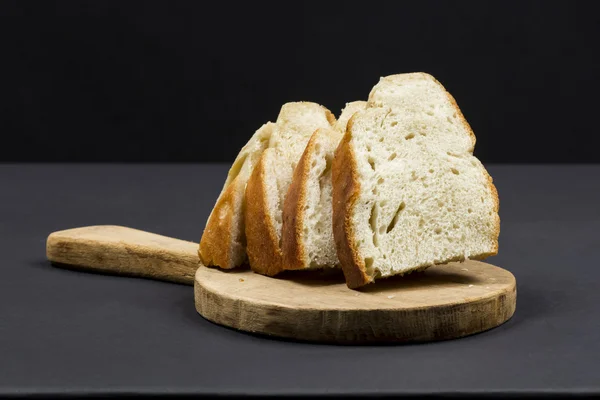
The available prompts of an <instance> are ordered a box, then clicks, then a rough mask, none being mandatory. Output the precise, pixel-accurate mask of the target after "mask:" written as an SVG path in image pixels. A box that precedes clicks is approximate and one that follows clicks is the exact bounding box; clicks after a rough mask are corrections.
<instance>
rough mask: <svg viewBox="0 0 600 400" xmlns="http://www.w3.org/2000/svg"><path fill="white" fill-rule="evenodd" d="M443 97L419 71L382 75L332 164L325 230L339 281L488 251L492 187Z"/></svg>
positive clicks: (494, 200)
mask: <svg viewBox="0 0 600 400" xmlns="http://www.w3.org/2000/svg"><path fill="white" fill-rule="evenodd" d="M474 145H475V135H474V134H473V132H472V130H471V128H470V126H469V124H468V123H467V121H466V120H465V118H464V116H463V115H462V113H461V111H460V109H459V108H458V106H457V105H456V102H455V101H454V99H453V98H452V96H451V95H450V94H449V93H448V92H447V91H446V90H445V89H444V87H443V86H442V85H441V84H440V83H439V82H438V81H437V80H435V78H433V77H432V76H430V75H428V74H424V73H413V74H400V75H393V76H389V77H385V78H382V79H381V80H380V82H379V83H378V84H377V85H376V86H375V87H374V88H373V90H372V91H371V93H370V95H369V101H368V107H367V108H366V109H365V110H363V111H358V112H357V113H356V114H354V116H353V117H352V118H351V120H350V121H349V123H348V127H347V130H346V133H345V135H344V138H343V139H342V141H341V143H340V145H339V147H338V149H337V151H336V154H335V157H334V161H333V165H332V178H333V225H334V227H333V232H334V238H335V244H336V248H337V254H338V257H339V259H340V262H341V265H342V269H343V271H344V275H345V277H346V283H347V285H348V286H349V287H350V288H357V287H360V286H363V285H365V284H368V283H370V282H373V281H374V280H375V279H377V278H379V277H388V276H392V275H397V274H405V273H408V272H411V271H414V270H420V269H425V268H427V267H429V266H431V265H435V264H442V263H447V262H450V261H461V260H464V259H466V258H471V259H483V258H485V257H487V256H490V255H493V254H496V253H497V251H498V235H499V232H500V219H499V216H498V209H499V202H498V195H497V192H496V188H495V187H494V185H493V183H492V178H491V177H490V176H489V174H488V173H487V171H486V170H485V168H484V167H483V165H482V164H481V163H480V162H479V160H478V159H477V158H476V157H474V156H473V154H472V153H473V148H474Z"/></svg>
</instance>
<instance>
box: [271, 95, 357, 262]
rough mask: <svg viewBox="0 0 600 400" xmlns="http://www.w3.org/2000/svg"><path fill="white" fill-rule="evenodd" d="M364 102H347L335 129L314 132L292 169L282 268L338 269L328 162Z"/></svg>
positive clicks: (286, 199) (285, 220)
mask: <svg viewBox="0 0 600 400" xmlns="http://www.w3.org/2000/svg"><path fill="white" fill-rule="evenodd" d="M366 105H367V102H365V101H354V102H351V103H347V104H346V107H345V108H344V109H343V110H342V112H341V114H340V117H339V118H338V120H337V122H336V124H335V128H334V129H330V128H321V129H318V130H317V131H316V132H315V133H314V134H313V135H312V137H311V138H310V141H309V142H308V144H307V145H306V149H305V150H304V153H303V154H302V157H301V158H300V161H299V162H298V165H297V166H296V169H295V170H294V176H293V179H292V183H291V185H290V187H289V189H288V193H287V195H286V197H285V204H284V207H283V228H282V245H281V247H282V251H283V265H282V266H283V268H284V269H289V270H294V269H309V268H324V267H336V266H338V264H339V262H338V257H337V254H336V250H335V244H334V242H333V227H332V223H331V219H332V210H331V190H332V188H331V163H332V161H333V155H334V153H335V149H336V148H337V146H338V144H339V142H340V140H341V138H342V136H343V134H344V132H345V130H346V124H347V123H348V120H349V119H350V117H352V115H353V114H354V113H355V112H356V111H358V110H360V109H364V108H365V107H366Z"/></svg>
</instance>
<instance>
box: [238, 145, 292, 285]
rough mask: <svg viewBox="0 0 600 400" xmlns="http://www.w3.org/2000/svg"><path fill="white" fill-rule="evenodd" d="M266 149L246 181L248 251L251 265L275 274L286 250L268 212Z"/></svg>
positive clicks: (252, 267) (260, 272) (257, 269)
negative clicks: (282, 252) (282, 246)
mask: <svg viewBox="0 0 600 400" xmlns="http://www.w3.org/2000/svg"><path fill="white" fill-rule="evenodd" d="M266 155H267V152H264V153H263V154H262V156H261V157H260V160H259V162H258V164H257V165H256V167H254V171H252V175H250V179H249V180H248V184H247V185H246V212H245V218H246V227H245V229H246V241H247V247H246V251H247V253H248V260H249V263H250V268H251V269H252V270H253V271H254V272H257V273H259V274H263V275H268V276H273V275H276V274H277V273H278V272H281V271H282V268H281V264H282V261H283V260H282V254H281V249H280V248H279V239H278V237H277V234H276V232H275V227H274V226H273V224H272V223H271V221H270V218H269V216H268V204H267V188H266V186H265V168H266V165H265V162H266V161H265V159H266V158H265V156H266Z"/></svg>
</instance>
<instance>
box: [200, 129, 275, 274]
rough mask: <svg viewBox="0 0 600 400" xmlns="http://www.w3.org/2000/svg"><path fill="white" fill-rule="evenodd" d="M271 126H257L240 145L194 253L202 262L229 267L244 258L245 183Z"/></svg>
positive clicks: (267, 141) (242, 262) (262, 148)
mask: <svg viewBox="0 0 600 400" xmlns="http://www.w3.org/2000/svg"><path fill="white" fill-rule="evenodd" d="M273 127H274V124H273V123H272V122H268V123H266V124H264V125H263V126H261V127H260V129H258V130H257V131H256V133H254V135H253V136H252V137H251V138H250V140H249V141H248V143H246V145H245V146H244V147H242V149H241V150H240V152H239V154H238V156H237V157H236V159H235V161H234V163H233V165H232V166H231V168H230V169H229V172H228V174H227V178H226V180H225V184H224V185H223V188H222V189H221V193H220V194H219V197H218V198H217V201H216V204H215V206H214V208H213V209H212V211H211V213H210V215H209V217H208V219H207V223H206V226H205V228H204V232H203V234H202V238H201V239H200V247H199V249H198V255H199V257H200V260H201V261H202V263H203V264H204V265H207V266H217V267H220V268H224V269H230V268H234V267H237V266H240V265H242V264H244V263H245V262H246V261H247V257H246V232H245V229H244V227H245V223H244V219H245V218H244V217H245V216H244V209H245V207H246V184H247V182H248V179H249V178H250V174H251V173H252V170H253V169H254V167H255V165H256V164H257V163H258V160H259V159H260V156H261V155H262V153H263V151H264V150H265V149H266V148H267V146H268V144H269V139H270V138H271V133H272V131H273Z"/></svg>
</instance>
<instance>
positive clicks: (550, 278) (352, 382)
mask: <svg viewBox="0 0 600 400" xmlns="http://www.w3.org/2000/svg"><path fill="white" fill-rule="evenodd" d="M226 171H227V166H225V165H204V166H203V165H170V166H169V165H165V166H157V165H129V166H119V165H104V166H101V165H88V166H85V165H71V166H67V165H0V188H1V192H0V199H1V205H2V207H1V208H0V239H1V240H0V250H1V254H2V261H1V262H0V272H1V273H2V274H1V275H0V276H1V278H0V395H6V394H13V395H14V394H30V393H45V394H58V393H75V394H85V393H121V394H127V393H142V394H153V393H171V394H193V393H199V394H200V393H235V394H257V393H269V394H307V393H321V394H336V393H371V394H377V393H379V394H389V393H413V394H415V393H457V392H458V393H483V392H486V393H521V394H523V393H529V394H540V393H550V392H552V393H600V361H599V360H600V290H599V287H598V283H599V282H600V268H599V266H598V261H597V260H598V256H597V252H598V248H599V247H600V233H599V232H600V211H599V206H600V166H489V171H490V173H491V174H492V176H493V177H494V179H495V182H496V185H497V187H498V191H499V193H500V216H501V220H502V225H501V235H500V253H499V255H498V256H496V257H493V258H490V259H489V262H491V263H493V264H495V265H499V266H502V267H504V268H506V269H508V270H510V271H511V272H512V273H513V274H514V275H515V276H516V278H517V285H518V297H517V311H516V313H515V315H514V317H513V318H512V319H511V320H510V321H509V322H507V323H506V324H504V325H502V326H500V327H499V328H496V329H493V330H491V331H488V332H485V333H482V334H478V335H474V336H471V337H467V338H463V339H459V340H452V341H446V342H437V343H428V344H417V345H399V346H361V347H358V346H357V347H351V346H334V345H322V344H306V343H296V342H289V341H282V340H273V339H267V338H263V337H257V336H251V335H248V334H244V333H240V332H236V331H234V330H231V329H227V328H223V327H220V326H217V325H214V324H212V323H210V322H207V321H205V320H204V319H203V318H201V317H200V316H199V315H198V314H197V313H196V311H195V309H194V303H193V290H192V287H190V286H183V285H177V284H170V283H164V282H156V281H150V280H144V279H136V278H125V277H114V276H107V275H97V274H90V273H83V272H75V271H68V270H62V269H58V268H55V267H52V266H50V265H49V263H48V262H47V261H46V259H45V240H46V237H47V235H48V234H49V233H50V232H52V231H55V230H61V229H66V228H73V227H78V226H86V225H95V224H118V225H124V226H129V227H133V228H138V229H143V230H147V231H150V232H155V233H160V234H163V235H168V236H172V237H177V238H181V239H187V240H190V241H198V240H199V239H200V235H201V233H202V228H203V227H204V223H205V220H206V217H207V215H208V212H209V210H210V208H211V207H212V206H213V204H214V200H215V198H216V196H217V193H218V191H219V190H220V188H221V185H222V182H223V180H224V178H225V174H226Z"/></svg>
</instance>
